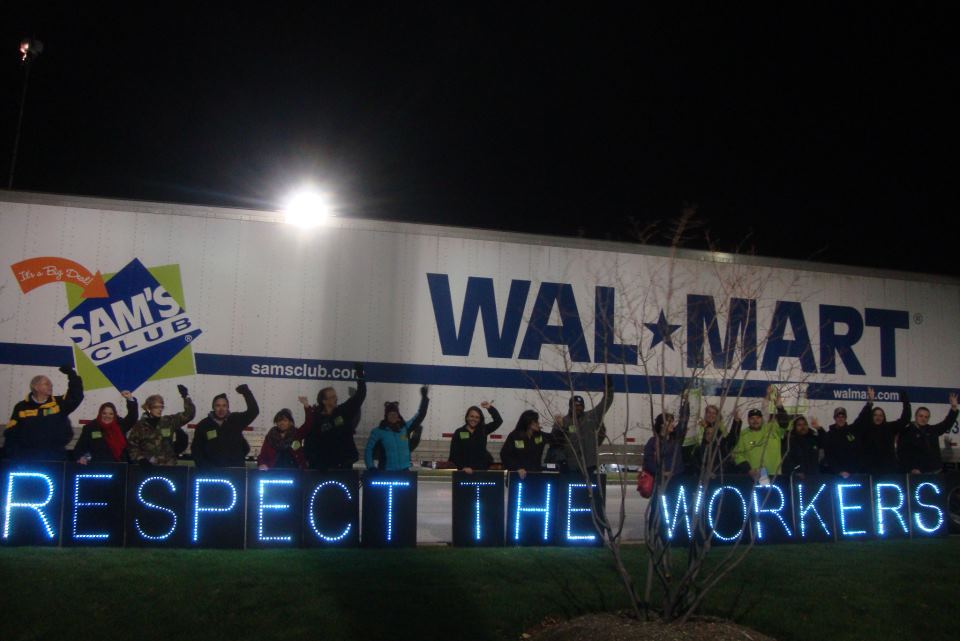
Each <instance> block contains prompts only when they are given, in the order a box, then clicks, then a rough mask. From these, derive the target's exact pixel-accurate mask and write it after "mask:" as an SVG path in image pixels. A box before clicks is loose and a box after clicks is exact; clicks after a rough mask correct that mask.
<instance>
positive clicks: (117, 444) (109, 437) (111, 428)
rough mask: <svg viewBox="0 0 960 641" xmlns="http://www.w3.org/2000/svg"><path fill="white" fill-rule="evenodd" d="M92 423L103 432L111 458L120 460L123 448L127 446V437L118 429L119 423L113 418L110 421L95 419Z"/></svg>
mask: <svg viewBox="0 0 960 641" xmlns="http://www.w3.org/2000/svg"><path fill="white" fill-rule="evenodd" d="M94 423H95V425H96V426H97V427H99V428H100V431H101V432H103V440H104V441H106V443H107V447H109V448H110V454H112V455H113V460H114V461H119V460H121V456H122V454H123V450H125V449H126V447H127V439H126V437H125V436H124V435H123V431H122V430H121V429H120V424H119V423H117V421H115V420H114V421H112V422H110V423H104V422H102V421H101V420H100V419H97V420H96V421H94Z"/></svg>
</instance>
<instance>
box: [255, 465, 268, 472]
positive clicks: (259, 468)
mask: <svg viewBox="0 0 960 641" xmlns="http://www.w3.org/2000/svg"><path fill="white" fill-rule="evenodd" d="M257 469H258V470H260V471H261V472H266V471H267V470H269V469H270V468H269V467H268V466H266V465H263V464H260V465H258V466H257Z"/></svg>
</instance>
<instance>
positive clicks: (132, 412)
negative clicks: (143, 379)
mask: <svg viewBox="0 0 960 641" xmlns="http://www.w3.org/2000/svg"><path fill="white" fill-rule="evenodd" d="M121 394H122V395H123V398H125V399H126V401H127V415H126V416H125V417H124V418H123V420H120V421H118V420H117V408H116V406H114V404H113V403H104V404H103V405H101V406H100V411H99V412H97V418H96V420H94V421H90V422H89V423H87V424H86V425H84V426H83V431H82V432H81V433H80V438H79V439H78V440H77V445H76V447H74V448H73V453H74V457H75V458H76V460H77V463H80V464H81V465H86V464H87V463H89V462H90V461H96V462H100V463H104V462H111V461H113V462H121V461H126V460H127V455H126V449H127V439H126V436H124V435H125V434H126V433H127V432H129V431H130V428H131V427H133V424H134V423H136V422H137V399H135V398H134V397H133V394H131V393H130V392H121Z"/></svg>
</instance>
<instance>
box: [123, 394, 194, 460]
mask: <svg viewBox="0 0 960 641" xmlns="http://www.w3.org/2000/svg"><path fill="white" fill-rule="evenodd" d="M196 413H197V408H196V407H195V406H194V405H193V401H191V400H190V397H186V398H184V399H183V411H182V412H180V413H178V414H168V415H166V416H161V417H160V418H159V419H157V420H156V424H154V421H152V420H151V417H150V415H149V414H147V413H144V415H143V416H142V417H140V420H139V421H138V422H137V424H136V425H134V426H133V428H132V429H131V430H130V432H129V433H128V434H127V447H128V452H129V454H130V462H131V463H136V462H137V461H139V460H140V459H147V460H149V461H150V462H151V463H154V464H155V465H176V464H177V453H176V452H175V451H174V440H175V438H176V432H177V430H178V429H180V427H181V426H183V425H186V424H187V423H189V422H190V419H192V418H193V417H194V416H195V415H196ZM151 459H153V460H151Z"/></svg>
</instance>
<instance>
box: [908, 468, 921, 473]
mask: <svg viewBox="0 0 960 641" xmlns="http://www.w3.org/2000/svg"><path fill="white" fill-rule="evenodd" d="M910 473H911V474H919V473H920V470H918V469H917V468H913V469H912V470H910Z"/></svg>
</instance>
